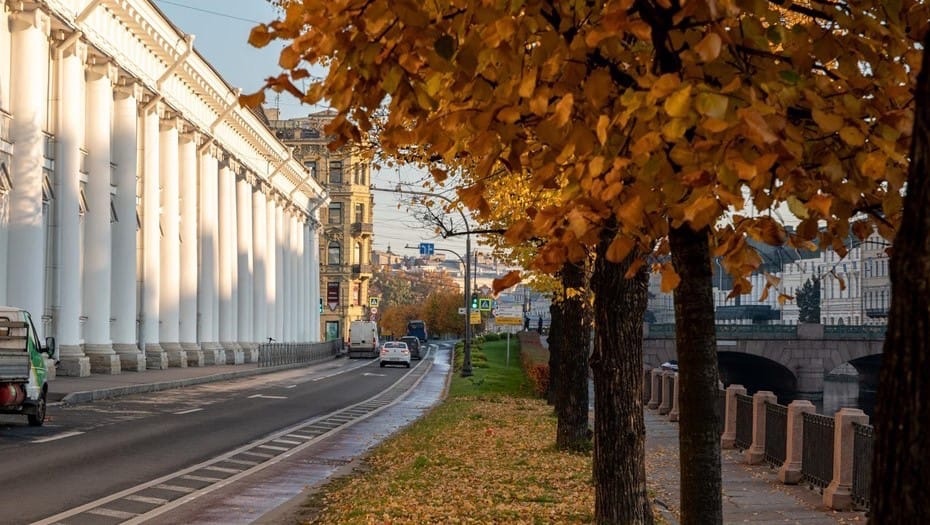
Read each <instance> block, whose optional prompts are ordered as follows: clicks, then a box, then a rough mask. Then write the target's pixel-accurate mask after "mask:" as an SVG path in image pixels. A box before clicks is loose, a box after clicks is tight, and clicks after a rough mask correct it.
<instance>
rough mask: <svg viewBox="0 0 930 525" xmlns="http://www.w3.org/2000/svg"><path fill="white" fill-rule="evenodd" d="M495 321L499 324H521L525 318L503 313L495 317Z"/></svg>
mask: <svg viewBox="0 0 930 525" xmlns="http://www.w3.org/2000/svg"><path fill="white" fill-rule="evenodd" d="M494 322H495V323H497V324H499V325H508V326H520V325H522V324H523V318H522V317H511V316H506V315H502V316H499V317H495V318H494Z"/></svg>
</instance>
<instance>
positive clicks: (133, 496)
mask: <svg viewBox="0 0 930 525" xmlns="http://www.w3.org/2000/svg"><path fill="white" fill-rule="evenodd" d="M123 499H128V500H129V501H138V502H139V503H148V504H149V505H164V504H165V503H168V502H169V501H171V500H167V499H164V498H152V497H149V496H139V495H138V494H130V495H128V496H126V497H125V498H123Z"/></svg>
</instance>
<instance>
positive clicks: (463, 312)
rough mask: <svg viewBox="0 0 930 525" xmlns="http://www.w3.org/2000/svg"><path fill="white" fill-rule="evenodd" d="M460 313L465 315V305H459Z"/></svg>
mask: <svg viewBox="0 0 930 525" xmlns="http://www.w3.org/2000/svg"><path fill="white" fill-rule="evenodd" d="M459 315H465V307H464V306H459Z"/></svg>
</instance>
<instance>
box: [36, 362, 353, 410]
mask: <svg viewBox="0 0 930 525" xmlns="http://www.w3.org/2000/svg"><path fill="white" fill-rule="evenodd" d="M335 359H336V358H335V357H333V358H332V359H321V360H317V361H311V362H309V363H294V364H291V365H279V366H273V367H268V368H252V369H249V370H237V371H233V372H223V373H219V374H212V375H208V376H200V377H190V378H187V379H175V380H171V381H160V382H157V383H144V384H140V385H129V386H120V387H113V388H101V389H97V390H85V391H80V392H71V393H70V394H66V395H65V396H64V397H63V398H62V399H61V401H57V402H55V403H49V404H48V405H49V406H60V405H74V404H79V403H90V402H93V401H100V400H103V399H112V398H115V397H122V396H128V395H132V394H144V393H148V392H158V391H160V390H171V389H174V388H182V387H185V386H194V385H200V384H203V383H216V382H219V381H229V380H232V379H239V378H243V377H251V376H257V375H261V374H270V373H273V372H281V371H284V370H292V369H295V368H305V367H308V366H312V365H316V364H319V363H323V362H326V361H329V360H335Z"/></svg>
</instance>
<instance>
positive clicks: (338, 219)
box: [329, 202, 342, 224]
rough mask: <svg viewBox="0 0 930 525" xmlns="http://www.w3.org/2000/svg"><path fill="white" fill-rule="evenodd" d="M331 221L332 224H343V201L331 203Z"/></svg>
mask: <svg viewBox="0 0 930 525" xmlns="http://www.w3.org/2000/svg"><path fill="white" fill-rule="evenodd" d="M329 223H330V224H342V203H341V202H331V203H329Z"/></svg>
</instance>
